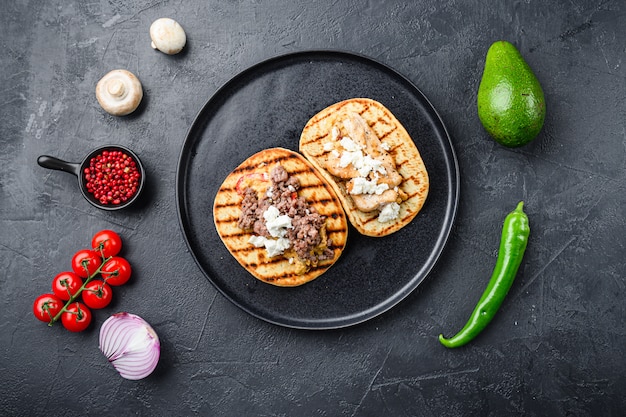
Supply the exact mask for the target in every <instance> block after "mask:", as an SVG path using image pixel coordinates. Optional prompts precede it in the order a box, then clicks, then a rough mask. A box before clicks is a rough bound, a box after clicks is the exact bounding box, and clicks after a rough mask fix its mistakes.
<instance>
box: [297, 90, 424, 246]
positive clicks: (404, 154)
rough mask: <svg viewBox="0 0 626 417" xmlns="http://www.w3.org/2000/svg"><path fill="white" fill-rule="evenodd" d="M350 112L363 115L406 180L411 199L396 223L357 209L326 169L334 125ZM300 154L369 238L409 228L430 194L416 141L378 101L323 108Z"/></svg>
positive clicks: (304, 137) (309, 124) (404, 186)
mask: <svg viewBox="0 0 626 417" xmlns="http://www.w3.org/2000/svg"><path fill="white" fill-rule="evenodd" d="M349 112H356V113H358V114H359V115H361V117H362V118H363V119H365V121H366V122H367V124H368V125H369V126H370V127H371V128H372V130H373V131H374V132H375V133H376V136H378V138H379V139H380V140H381V141H382V142H384V143H386V144H387V145H389V150H388V153H389V155H390V156H391V157H392V158H393V159H394V162H395V164H396V169H397V171H398V172H399V174H400V175H401V176H402V177H403V181H402V183H401V184H400V188H401V189H402V190H403V191H404V192H405V193H406V194H407V195H408V199H407V200H406V201H404V202H403V203H402V204H400V218H399V219H397V220H396V221H392V222H390V223H381V222H379V221H378V219H377V213H365V212H361V211H359V210H357V209H356V207H355V206H354V202H353V201H352V198H351V197H350V195H349V194H348V192H347V190H346V189H345V184H344V183H343V182H341V181H340V180H338V179H337V178H335V177H333V176H332V175H331V174H330V173H329V172H328V171H326V170H325V169H324V167H325V166H326V161H327V159H328V156H329V154H330V152H329V151H325V150H324V143H326V142H328V141H330V140H332V139H331V137H330V135H331V131H332V127H333V125H335V124H336V123H338V122H339V123H340V122H341V121H343V120H344V119H345V118H346V117H347V114H348V113H349ZM300 152H301V153H302V154H303V155H304V156H305V157H306V158H307V159H308V160H309V161H310V162H311V163H312V165H313V166H314V167H315V168H317V169H318V170H319V171H320V172H321V173H322V175H324V177H325V178H326V179H327V180H328V181H329V183H330V184H331V185H332V186H333V188H334V189H335V192H336V193H337V195H338V196H339V199H340V200H341V203H342V204H343V207H344V209H345V211H346V214H347V215H348V218H349V219H350V221H351V223H352V224H353V225H354V227H355V228H356V229H357V230H358V231H359V232H360V233H362V234H365V235H367V236H374V237H379V236H385V235H388V234H390V233H393V232H395V231H397V230H399V229H401V228H402V227H404V226H405V225H407V224H408V223H409V222H410V221H411V220H412V219H413V218H414V217H415V215H416V214H417V213H418V212H419V211H420V210H421V208H422V207H423V205H424V202H425V200H426V197H427V195H428V189H429V186H430V184H429V178H428V172H427V170H426V167H425V166H424V162H423V161H422V158H421V155H420V153H419V151H418V150H417V147H416V146H415V143H414V142H413V139H412V138H411V137H410V136H409V134H408V132H407V131H406V130H405V128H404V126H402V124H401V123H400V122H399V121H398V119H396V117H395V116H394V115H393V114H392V113H391V112H390V111H389V110H388V109H387V108H386V107H385V106H383V105H382V104H381V103H379V102H377V101H374V100H371V99H367V98H354V99H349V100H344V101H342V102H339V103H335V104H333V105H331V106H329V107H327V108H325V109H323V110H322V111H320V112H319V113H317V114H316V115H314V116H313V117H312V118H311V119H310V120H309V121H308V122H307V124H306V126H305V127H304V129H303V131H302V135H301V137H300Z"/></svg>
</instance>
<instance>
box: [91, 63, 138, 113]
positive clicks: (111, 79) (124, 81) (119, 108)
mask: <svg viewBox="0 0 626 417" xmlns="http://www.w3.org/2000/svg"><path fill="white" fill-rule="evenodd" d="M96 98H97V99H98V103H100V106H102V108H103V109H104V110H105V111H106V112H107V113H110V114H112V115H114V116H126V115H127V114H130V113H132V112H134V111H135V109H137V106H139V103H141V99H142V98H143V89H142V87H141V82H140V81H139V79H138V78H137V77H135V75H134V74H133V73H132V72H130V71H126V70H123V69H118V70H113V71H111V72H109V73H108V74H106V75H105V76H104V77H102V78H101V79H100V81H98V84H97V85H96Z"/></svg>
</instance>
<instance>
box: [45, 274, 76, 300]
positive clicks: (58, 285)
mask: <svg viewBox="0 0 626 417" xmlns="http://www.w3.org/2000/svg"><path fill="white" fill-rule="evenodd" d="M82 286H83V280H82V279H80V277H79V276H78V275H76V274H75V273H73V272H71V271H65V272H61V273H60V274H58V275H57V276H56V277H54V280H53V281H52V292H54V295H56V296H57V297H59V298H60V299H61V300H63V301H67V300H69V299H70V297H71V296H73V295H75V294H76V293H77V292H78V290H80V287H82Z"/></svg>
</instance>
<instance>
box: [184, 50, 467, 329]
mask: <svg viewBox="0 0 626 417" xmlns="http://www.w3.org/2000/svg"><path fill="white" fill-rule="evenodd" d="M353 97H369V98H372V99H374V100H378V101H380V102H381V103H382V104H384V105H385V106H386V107H387V108H389V109H390V110H391V112H392V113H394V115H395V116H396V117H397V118H398V120H400V122H401V123H402V124H403V125H404V127H405V128H406V129H407V131H408V132H409V134H410V135H411V137H412V138H413V140H414V141H415V144H416V145H417V148H418V149H419V151H420V153H421V155H422V158H423V160H424V163H425V165H426V168H427V170H428V175H429V177H430V191H429V194H428V198H427V200H426V203H425V205H424V207H423V209H422V211H421V212H420V213H419V214H418V215H417V217H416V218H415V219H414V220H413V221H412V222H411V223H410V224H409V225H407V226H405V227H404V228H403V229H401V230H400V231H398V232H396V233H394V234H392V235H390V236H387V237H383V238H369V237H365V236H362V235H360V234H358V233H357V232H356V231H355V229H353V228H350V230H349V235H348V244H347V247H346V250H345V251H344V253H343V254H342V255H341V257H340V258H339V260H338V261H337V263H336V264H335V265H333V266H332V267H331V268H330V269H329V270H328V271H327V272H326V273H325V274H323V275H321V276H320V277H319V278H317V279H316V280H314V281H312V282H310V283H308V284H305V285H302V286H299V287H295V288H280V287H275V286H272V285H269V284H266V283H263V282H261V281H258V280H257V279H255V278H254V277H253V276H252V275H250V274H249V273H248V272H247V271H246V270H244V269H243V268H242V267H241V266H240V265H239V264H238V263H237V261H236V260H235V259H234V258H233V257H232V256H231V255H230V253H229V252H228V251H227V249H226V247H225V246H224V245H223V243H222V241H221V240H220V238H219V236H218V234H217V231H216V230H215V226H214V224H213V200H214V197H215V194H216V192H217V190H218V188H219V186H220V185H221V183H222V181H223V180H224V179H225V178H226V176H227V175H228V174H229V173H230V172H231V171H232V170H233V169H234V168H235V167H236V166H237V165H239V164H240V163H241V162H243V161H244V160H245V159H246V158H248V157H249V156H250V155H252V154H254V153H256V152H258V151H260V150H262V149H265V148H270V147H276V146H281V147H284V148H288V149H292V150H295V151H297V150H298V141H299V138H300V132H301V130H302V128H303V127H304V125H305V124H306V123H307V121H308V120H309V119H310V118H311V117H312V116H313V115H314V114H315V113H317V112H319V111H320V110H322V109H323V108H325V107H327V106H329V105H331V104H333V103H335V102H338V101H341V100H344V99H348V98H353ZM176 188H177V189H176V192H177V202H178V214H179V218H180V224H181V227H182V230H183V234H184V235H185V239H186V241H187V244H188V246H189V249H190V250H191V253H192V254H193V257H194V258H195V260H196V262H197V263H198V265H199V266H200V268H201V269H202V271H203V272H204V274H205V275H206V277H207V278H208V279H209V281H210V282H211V283H213V285H215V287H216V288H217V289H218V290H219V291H220V292H221V293H222V294H223V295H224V296H225V297H226V298H228V299H229V300H230V301H232V302H233V303H234V304H235V305H237V306H239V307H240V308H242V309H243V310H245V311H247V312H248V313H250V314H252V315H254V316H256V317H258V318H261V319H264V320H266V321H269V322H271V323H275V324H278V325H282V326H287V327H294V328H304V329H330V328H339V327H345V326H349V325H353V324H357V323H361V322H363V321H365V320H368V319H371V318H372V317H375V316H377V315H379V314H381V313H383V312H385V311H387V310H388V309H390V308H391V307H393V306H394V305H396V304H397V303H399V302H400V301H401V300H402V299H404V298H405V297H406V296H407V295H408V294H409V293H411V291H413V290H414V289H415V288H416V287H417V286H418V285H419V284H420V283H421V282H422V281H423V280H424V278H425V277H426V276H427V275H428V273H429V271H430V270H431V269H432V268H433V266H434V264H435V262H436V261H437V259H438V257H439V256H440V254H441V251H442V250H443V247H444V245H445V243H446V241H447V239H448V236H449V234H450V229H451V228H452V224H453V222H454V218H455V215H456V209H457V203H458V195H459V171H458V164H457V160H456V156H455V153H454V149H453V147H452V144H451V142H450V138H449V136H448V133H447V132H446V128H445V126H444V125H443V123H442V121H441V119H440V117H439V115H438V114H437V112H436V110H435V109H434V108H433V106H432V105H431V104H430V103H429V101H428V99H427V98H426V97H425V96H424V95H423V94H422V93H421V92H420V91H419V90H418V89H417V87H415V86H414V85H413V84H412V83H411V82H410V81H409V80H407V79H406V78H404V77H403V76H402V75H400V74H398V73H397V72H395V71H394V70H392V69H391V68H389V67H387V66H385V65H383V64H380V63H378V62H376V61H373V60H371V59H369V58H366V57H363V56H358V55H354V54H350V53H345V52H338V51H307V52H300V53H293V54H289V55H284V56H279V57H276V58H272V59H269V60H267V61H264V62H261V63H259V64H256V65H254V66H253V67H250V68H248V69H247V70H245V71H243V72H242V73H240V74H239V75H237V76H235V77H234V78H233V79H231V80H230V81H229V82H228V83H226V84H225V85H224V86H223V87H222V88H220V89H219V90H218V91H217V92H216V93H215V95H214V96H213V97H212V98H211V99H210V100H209V101H208V102H207V103H206V104H205V106H204V107H203V108H202V110H201V111H200V113H199V114H198V116H197V117H196V119H195V121H194V123H193V125H192V126H191V128H190V130H189V132H188V134H187V138H186V140H185V143H184V145H183V148H182V151H181V154H180V161H179V166H178V172H177V183H176Z"/></svg>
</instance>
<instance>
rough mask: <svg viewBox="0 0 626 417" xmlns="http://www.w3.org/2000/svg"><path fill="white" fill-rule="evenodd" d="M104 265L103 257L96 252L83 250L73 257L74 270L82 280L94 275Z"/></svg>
mask: <svg viewBox="0 0 626 417" xmlns="http://www.w3.org/2000/svg"><path fill="white" fill-rule="evenodd" d="M100 265H102V257H101V256H100V254H99V253H98V252H96V251H93V250H90V249H81V250H79V251H78V252H76V253H75V254H74V256H73V257H72V270H73V271H74V272H75V273H76V275H78V276H79V277H81V278H87V277H88V276H90V275H92V274H93V273H94V272H96V270H97V269H98V268H99V267H100Z"/></svg>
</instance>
